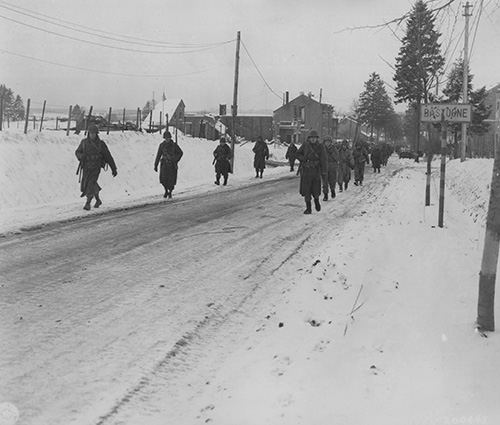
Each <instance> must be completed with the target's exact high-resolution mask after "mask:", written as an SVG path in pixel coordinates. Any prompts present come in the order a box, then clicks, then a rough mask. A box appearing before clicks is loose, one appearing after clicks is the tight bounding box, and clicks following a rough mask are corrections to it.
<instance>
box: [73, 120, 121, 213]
mask: <svg viewBox="0 0 500 425" xmlns="http://www.w3.org/2000/svg"><path fill="white" fill-rule="evenodd" d="M98 133H99V130H98V128H97V126H96V125H95V124H91V125H90V126H89V128H88V135H87V137H86V138H85V139H83V140H82V141H81V142H80V145H79V146H78V148H77V149H76V151H75V155H76V157H77V158H78V161H80V164H79V165H78V169H79V171H80V170H81V172H82V179H81V182H80V189H81V191H82V194H81V197H84V196H86V197H87V202H86V203H85V205H84V207H83V209H84V210H87V211H88V210H90V203H91V202H92V198H95V200H96V201H95V204H94V208H99V207H100V206H101V204H102V201H101V198H100V197H99V192H100V190H101V187H100V186H99V184H98V183H97V179H98V178H99V174H100V172H101V168H104V167H105V166H106V165H107V164H108V165H109V166H110V167H111V172H112V174H113V177H116V175H117V168H116V164H115V161H114V159H113V157H112V156H111V153H110V152H109V149H108V147H107V146H106V143H104V142H103V141H102V140H101V139H100V138H99V136H98Z"/></svg>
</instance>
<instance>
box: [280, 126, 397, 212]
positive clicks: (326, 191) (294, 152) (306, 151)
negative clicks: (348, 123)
mask: <svg viewBox="0 0 500 425" xmlns="http://www.w3.org/2000/svg"><path fill="white" fill-rule="evenodd" d="M370 152H371V162H372V166H373V170H374V172H379V173H380V166H381V165H387V160H388V158H389V156H390V155H392V153H393V149H392V147H391V146H390V145H388V144H386V143H383V144H381V145H378V144H373V142H372V148H371V149H370V147H369V145H368V143H366V142H361V141H358V142H357V143H355V144H354V148H353V149H352V150H351V149H350V147H349V142H348V141H347V140H343V141H342V142H341V143H340V145H338V144H336V143H335V142H334V141H333V139H332V138H331V137H330V136H327V137H325V138H323V142H322V143H320V142H319V136H318V133H317V132H316V131H314V130H313V131H311V132H310V133H309V135H308V137H307V139H306V141H305V142H304V143H302V145H301V146H300V148H299V149H297V148H296V147H295V145H294V143H293V142H291V143H290V146H289V147H288V150H287V153H286V158H287V159H288V160H289V162H290V171H293V170H294V163H295V160H296V159H297V160H299V162H300V165H299V172H298V174H300V187H299V192H300V194H301V195H302V196H303V197H304V200H305V203H306V209H305V211H304V214H311V213H312V202H313V201H314V208H315V209H316V211H321V204H320V200H319V197H320V194H321V192H322V193H323V201H328V197H329V195H330V196H331V198H332V199H333V198H335V197H336V193H335V187H336V186H337V185H338V188H339V192H343V191H345V190H347V188H348V187H349V182H350V180H351V170H354V185H355V186H362V185H363V180H364V175H365V167H366V165H367V164H370Z"/></svg>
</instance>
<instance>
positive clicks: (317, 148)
mask: <svg viewBox="0 0 500 425" xmlns="http://www.w3.org/2000/svg"><path fill="white" fill-rule="evenodd" d="M98 133H99V131H98V128H97V126H96V125H90V126H89V128H88V135H87V137H86V138H85V139H83V140H82V141H81V143H80V145H79V146H78V149H77V150H76V152H75V154H76V157H77V158H78V160H79V166H78V170H77V174H79V175H80V189H81V197H86V198H87V200H86V202H85V205H84V207H83V208H84V209H85V210H90V208H91V202H92V200H93V199H94V198H95V200H96V202H95V204H94V208H99V207H100V206H101V204H102V200H101V199H100V197H99V192H100V190H101V187H100V186H99V184H98V183H97V180H98V178H99V174H100V171H101V169H102V168H105V167H106V166H108V165H109V167H110V168H111V171H112V175H113V177H115V176H116V175H117V167H116V164H115V161H114V159H113V157H112V155H111V153H110V151H109V149H108V147H107V146H106V144H105V143H104V142H103V141H102V140H101V139H100V138H99V136H98ZM163 138H164V140H163V142H162V143H160V145H159V147H158V151H157V154H156V158H155V162H154V171H155V172H158V166H160V175H159V180H160V183H161V184H162V186H163V187H164V189H165V193H164V195H163V196H164V198H172V192H173V190H174V187H175V185H176V183H177V170H178V163H179V161H180V160H181V158H182V156H183V151H182V149H181V148H180V146H179V145H178V144H177V143H175V142H174V141H173V140H172V135H171V134H170V132H168V131H165V132H164V134H163ZM253 153H254V163H253V165H254V169H255V177H256V178H262V176H263V173H264V169H265V167H266V160H268V159H269V148H268V146H267V143H266V142H265V141H264V140H263V139H262V137H258V138H257V141H256V142H255V146H254V148H253ZM391 154H392V148H391V147H390V146H389V145H387V144H381V145H379V144H374V145H373V146H372V147H371V149H370V146H369V145H368V144H367V143H364V142H357V143H355V144H354V149H352V150H351V148H350V146H349V143H348V141H347V140H343V141H342V142H341V143H336V142H335V141H333V139H332V138H331V137H325V138H323V141H322V143H320V142H319V136H318V133H317V132H316V131H314V130H313V131H311V132H310V133H309V135H308V137H307V140H306V141H305V142H304V143H302V145H301V146H300V147H299V148H298V149H297V147H296V146H295V144H294V143H293V142H292V143H290V145H289V147H288V149H287V152H286V158H287V159H288V160H289V163H290V171H294V167H295V161H296V160H298V161H299V163H300V165H299V170H298V172H297V174H300V190H299V191H300V194H301V195H302V196H303V197H304V199H305V202H306V210H305V211H304V214H311V212H312V209H311V207H312V205H311V203H312V201H313V200H314V206H315V209H316V211H320V210H321V204H320V202H319V197H320V194H321V191H323V200H324V201H327V200H328V196H329V195H330V196H331V197H332V198H335V196H336V193H335V187H336V185H338V188H339V191H340V192H342V191H344V190H347V188H348V185H349V181H350V180H351V170H354V184H355V185H356V186H358V185H362V184H363V179H364V171H365V165H366V164H369V163H370V159H371V163H372V167H373V170H374V172H379V173H380V167H381V165H387V160H388V158H389V156H390V155H391ZM232 155H233V153H232V151H231V148H230V147H229V145H228V144H227V141H226V139H225V137H221V138H220V140H219V145H218V146H217V147H216V148H215V150H214V152H213V157H214V158H213V165H214V166H215V182H214V183H215V184H216V185H220V184H221V178H222V185H224V186H225V185H227V182H228V176H229V173H231V172H232V170H231V159H232ZM370 155H371V158H370Z"/></svg>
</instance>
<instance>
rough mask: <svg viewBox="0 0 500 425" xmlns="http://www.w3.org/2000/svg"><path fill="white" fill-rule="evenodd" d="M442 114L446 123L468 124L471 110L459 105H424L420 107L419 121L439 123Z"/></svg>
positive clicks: (467, 106)
mask: <svg viewBox="0 0 500 425" xmlns="http://www.w3.org/2000/svg"><path fill="white" fill-rule="evenodd" d="M443 114H444V120H445V121H447V122H470V121H471V117H472V108H471V105H469V104H460V103H426V104H423V105H421V108H420V121H422V122H439V121H441V116H442V115H443Z"/></svg>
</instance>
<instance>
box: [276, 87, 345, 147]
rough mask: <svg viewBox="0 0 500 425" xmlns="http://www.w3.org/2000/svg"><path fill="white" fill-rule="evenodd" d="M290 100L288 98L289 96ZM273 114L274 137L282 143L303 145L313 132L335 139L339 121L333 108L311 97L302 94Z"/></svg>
mask: <svg viewBox="0 0 500 425" xmlns="http://www.w3.org/2000/svg"><path fill="white" fill-rule="evenodd" d="M287 98H288V96H287ZM287 98H286V99H285V104H284V105H283V106H281V107H280V108H278V109H276V110H275V111H274V113H273V127H274V136H275V137H276V136H279V137H280V139H281V141H282V142H286V143H290V142H291V141H292V140H294V142H295V143H302V142H303V141H304V140H305V139H306V137H307V134H308V133H309V132H310V131H311V130H316V131H317V132H318V134H319V135H320V136H327V135H328V136H332V137H335V130H336V125H337V120H336V119H335V118H334V117H333V106H332V105H329V104H327V103H319V102H318V101H317V100H315V99H313V98H312V96H311V95H307V96H306V95H305V94H300V95H299V96H298V97H296V98H295V99H293V100H291V101H288V99H287Z"/></svg>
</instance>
